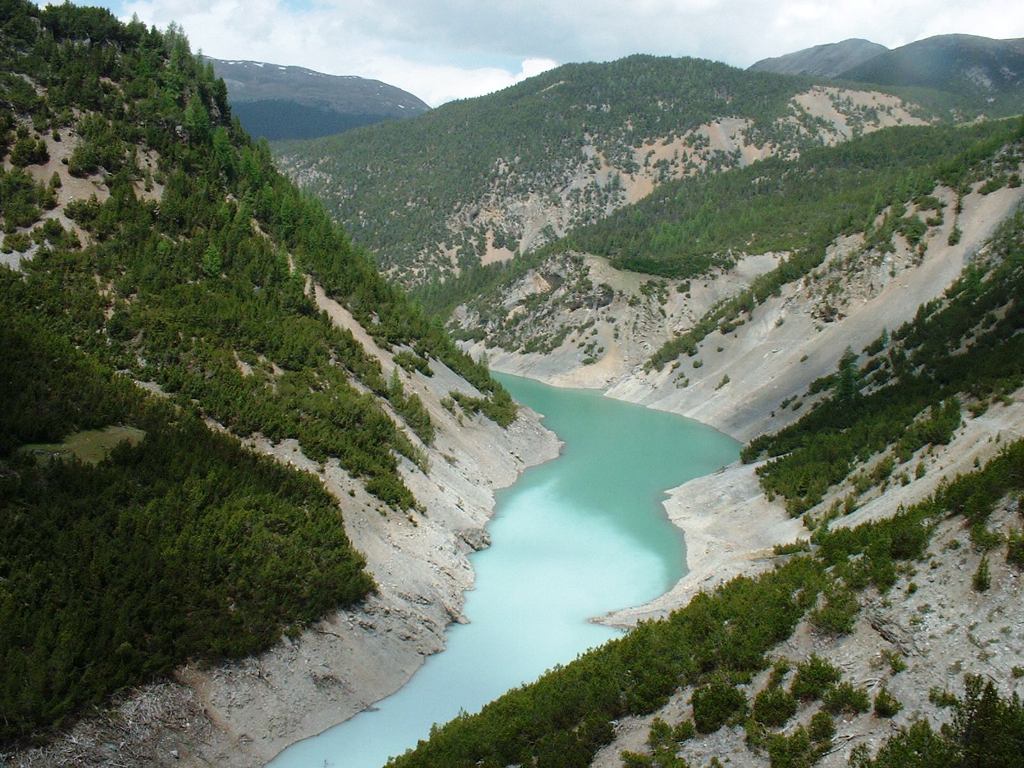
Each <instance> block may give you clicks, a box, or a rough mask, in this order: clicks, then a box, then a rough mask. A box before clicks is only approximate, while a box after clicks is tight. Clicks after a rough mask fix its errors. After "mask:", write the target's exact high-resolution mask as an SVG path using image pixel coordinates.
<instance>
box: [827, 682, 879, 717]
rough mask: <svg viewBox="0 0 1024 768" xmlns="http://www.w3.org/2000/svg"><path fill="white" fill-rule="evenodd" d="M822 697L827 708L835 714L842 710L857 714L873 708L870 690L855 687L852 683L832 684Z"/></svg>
mask: <svg viewBox="0 0 1024 768" xmlns="http://www.w3.org/2000/svg"><path fill="white" fill-rule="evenodd" d="M821 699H822V702H823V703H824V705H825V709H826V710H828V711H829V712H831V713H832V714H833V715H837V714H839V713H840V712H849V713H851V714H857V713H859V712H867V711H868V710H869V709H871V699H869V698H868V692H867V691H865V690H864V689H863V688H856V687H854V686H853V684H852V683H847V682H842V683H836V684H835V685H832V686H830V687H829V688H828V690H827V691H825V694H824V695H823V696H822V697H821Z"/></svg>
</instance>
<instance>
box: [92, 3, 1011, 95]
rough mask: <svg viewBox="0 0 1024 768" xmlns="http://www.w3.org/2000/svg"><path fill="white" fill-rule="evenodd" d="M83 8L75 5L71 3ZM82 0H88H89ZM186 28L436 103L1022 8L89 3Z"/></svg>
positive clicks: (937, 29)
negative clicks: (587, 70)
mask: <svg viewBox="0 0 1024 768" xmlns="http://www.w3.org/2000/svg"><path fill="white" fill-rule="evenodd" d="M77 2H81V3H83V4H84V3H85V2H86V0H77ZM90 2H91V3H95V2H97V0H90ZM99 4H101V5H105V6H107V7H108V8H111V9H112V10H113V11H114V12H115V13H116V14H118V15H119V16H122V17H126V18H127V17H130V16H131V15H132V14H133V13H135V14H138V16H139V18H140V19H142V20H143V21H145V22H147V23H149V24H156V25H157V26H159V27H165V26H166V25H167V24H168V22H171V21H176V22H178V23H179V24H181V25H182V26H183V27H184V28H185V32H186V33H187V34H188V36H189V39H190V40H191V41H192V47H193V50H202V52H203V53H205V54H208V55H210V56H214V57H217V58H222V59H253V60H257V61H268V62H272V63H275V64H295V65H300V66H304V67H309V68H310V69H316V70H319V71H321V72H329V73H331V74H338V75H361V76H363V77H372V78H377V79H379V80H383V81H385V82H388V83H391V84H393V85H397V86H399V87H401V88H404V89H406V90H408V91H411V92H412V93H414V94H416V95H417V96H419V97H420V98H422V99H424V100H425V101H426V102H428V103H429V104H431V105H433V106H437V105H438V104H442V103H444V102H446V101H449V100H451V99H457V98H463V97H468V96H478V95H480V94H483V93H488V92H490V91H493V90H497V89H499V88H503V87H505V86H508V85H511V84H513V83H515V82H518V81H519V80H521V79H523V78H524V77H528V76H530V75H534V74H538V73H540V72H542V71H544V70H545V69H548V68H550V67H553V66H556V65H557V64H562V63H566V62H573V61H608V60H611V59H616V58H619V57H621V56H625V55H628V54H631V53H653V54H660V55H672V56H700V57H703V58H709V59H716V60H718V61H724V62H726V63H729V64H733V65H736V66H740V67H746V66H748V65H750V64H752V63H753V62H755V61H757V60H758V59H761V58H764V57H766V56H778V55H780V54H783V53H788V52H790V51H794V50H798V49H800V48H806V47H808V46H811V45H817V44H819V43H827V42H835V41H837V40H842V39H844V38H848V37H864V38H867V39H869V40H874V41H875V42H878V43H882V44H883V45H887V46H889V47H895V46H898V45H903V44H905V43H909V42H913V41H914V40H920V39H921V38H924V37H929V36H931V35H937V34H944V33H949V32H965V33H970V34H976V35H985V36H987V37H1000V38H1007V37H1024V11H1022V10H1021V3H1020V0H974V2H969V3H968V2H963V0H884V1H883V0H865V1H862V2H845V3H842V2H840V3H837V2H835V1H834V0H776V1H775V2H771V1H770V0H518V2H511V1H510V0H99Z"/></svg>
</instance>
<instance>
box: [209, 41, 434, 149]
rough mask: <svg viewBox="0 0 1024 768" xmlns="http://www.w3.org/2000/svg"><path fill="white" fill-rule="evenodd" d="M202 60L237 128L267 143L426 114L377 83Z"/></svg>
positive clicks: (412, 100) (414, 101)
mask: <svg viewBox="0 0 1024 768" xmlns="http://www.w3.org/2000/svg"><path fill="white" fill-rule="evenodd" d="M207 60H208V61H209V62H210V63H211V64H213V69H214V71H215V72H216V74H217V75H218V76H219V77H221V78H223V80H224V83H225V85H227V87H228V96H229V98H230V100H231V106H232V109H233V110H234V112H235V114H237V115H238V118H239V120H241V121H242V125H243V126H244V127H245V128H246V130H248V131H249V132H250V133H252V134H253V135H256V136H263V137H265V138H268V139H271V140H273V139H300V138H301V139H310V138H317V137H319V136H327V135H331V134H335V133H342V132H344V131H346V130H349V129H351V128H357V127H360V126H363V125H371V124H373V123H379V122H382V121H385V120H395V119H403V118H407V117H415V116H416V115H419V114H422V113H423V112H426V111H427V110H428V109H430V107H429V106H428V105H427V104H426V102H424V101H423V100H422V99H420V98H418V97H416V96H414V95H413V94H411V93H409V92H407V91H403V90H402V89H401V88H397V87H395V86H393V85H389V84H388V83H384V82H381V81H380V80H371V79H369V78H365V77H357V76H355V75H329V74H326V73H324V72H317V71H316V70H313V69H307V68H306V67H298V66H292V65H284V64H273V63H269V62H265V61H249V60H244V59H226V60H221V59H211V58H207Z"/></svg>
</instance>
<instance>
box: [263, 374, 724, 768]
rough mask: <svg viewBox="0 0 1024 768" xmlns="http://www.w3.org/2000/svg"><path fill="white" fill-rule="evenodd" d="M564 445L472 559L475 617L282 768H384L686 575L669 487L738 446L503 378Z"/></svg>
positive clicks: (600, 400)
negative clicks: (668, 506) (613, 614)
mask: <svg viewBox="0 0 1024 768" xmlns="http://www.w3.org/2000/svg"><path fill="white" fill-rule="evenodd" d="M496 378H498V379H500V380H501V382H502V384H504V385H505V386H506V387H507V388H508V389H509V391H510V392H511V393H512V395H513V396H514V397H515V398H516V400H518V401H519V402H521V403H525V404H526V405H528V406H529V407H531V408H533V409H534V410H535V411H537V412H538V413H541V414H543V416H544V424H545V425H546V426H547V427H548V428H550V429H552V430H554V431H555V433H557V434H558V436H559V437H560V438H561V439H562V441H563V442H564V443H565V446H564V448H563V450H562V455H561V456H560V457H559V458H557V459H556V460H554V461H550V462H548V463H546V464H542V465H541V466H538V467H534V468H532V469H529V470H527V471H526V472H525V473H524V474H523V475H522V477H520V478H519V480H518V481H517V482H516V483H515V484H514V485H513V486H511V487H510V488H507V489H504V490H502V491H500V492H499V493H498V494H497V507H496V511H495V515H494V518H493V519H492V520H491V522H490V524H489V525H488V530H489V531H490V534H491V541H492V543H491V547H490V548H489V549H486V550H484V551H482V552H478V553H475V554H474V555H473V556H472V564H473V569H474V570H475V572H476V588H475V589H474V590H472V591H470V592H468V593H467V594H466V607H465V611H464V612H465V614H466V616H467V618H468V619H469V621H470V623H469V624H465V625H455V626H452V627H451V628H450V629H449V631H448V647H447V648H446V649H445V650H444V651H442V652H441V653H439V654H437V655H435V656H432V657H431V658H429V659H428V660H427V662H426V663H425V664H424V665H423V667H422V668H421V669H420V670H419V672H417V673H416V675H415V676H414V677H413V678H412V680H411V681H410V682H409V683H408V684H407V685H406V686H405V687H404V688H402V689H401V690H399V691H398V692H396V693H395V694H394V695H392V696H390V697H389V698H387V699H384V700H383V701H381V702H380V703H379V704H378V705H377V708H376V709H375V710H371V711H366V712H363V713H361V714H359V715H357V716H356V717H354V718H352V719H351V720H348V721H346V722H345V723H342V724H341V725H338V726H335V727H334V728H330V729H328V730H327V731H324V732H323V733H322V734H320V735H319V736H316V737H314V738H311V739H307V740H305V741H302V742H299V743H298V744H296V745H294V746H292V747H290V748H288V749H287V750H285V751H284V752H282V753H281V754H280V755H279V756H278V757H277V758H276V759H275V760H274V761H273V762H272V763H271V766H273V768H324V766H331V767H334V768H380V766H382V765H384V763H385V762H386V761H387V759H388V758H389V757H391V756H394V755H397V754H401V753H403V752H405V751H406V750H407V749H409V748H411V747H413V746H415V745H416V742H417V741H418V740H419V739H422V738H425V737H426V736H427V735H428V734H429V732H430V727H431V725H433V724H434V723H444V722H446V721H447V720H450V719H451V718H452V717H454V716H455V715H457V714H458V713H459V712H460V711H462V710H464V711H466V712H475V711H478V710H479V709H480V708H481V707H482V706H483V705H484V704H486V703H487V702H489V701H491V700H492V699H495V698H497V697H498V696H500V695H501V694H502V693H503V692H504V691H506V690H508V689H509V688H512V687H515V686H517V685H520V684H521V683H524V682H527V681H530V680H534V679H536V678H537V677H538V676H540V674H541V673H543V672H544V671H545V670H546V669H549V668H550V667H552V666H554V665H555V664H560V663H565V662H568V661H571V660H572V659H574V658H575V657H576V656H577V655H578V654H580V653H581V652H583V651H585V650H587V649H588V648H591V647H593V646H595V645H599V644H601V643H603V642H605V641H606V640H609V639H611V638H613V637H615V636H617V635H618V634H619V633H618V632H617V631H615V630H612V629H609V628H607V627H603V626H600V625H597V624H593V623H591V622H589V621H588V619H591V618H593V617H595V616H601V615H602V614H605V613H607V612H609V611H612V610H615V609H618V608H625V607H628V606H632V605H637V604H640V603H643V602H646V601H648V600H650V599H652V598H654V597H657V596H658V595H660V594H662V593H663V592H665V591H666V590H667V589H668V588H669V587H670V586H671V585H672V584H674V583H675V582H676V581H677V580H678V579H679V578H680V577H681V576H682V575H683V574H684V573H685V564H686V559H685V551H684V546H683V539H682V535H681V533H680V532H679V530H678V529H677V528H675V526H673V525H672V524H671V523H669V521H668V518H667V517H666V516H665V511H664V509H663V508H662V506H661V501H662V499H664V498H665V491H667V490H668V489H670V488H673V487H675V486H677V485H679V484H681V483H683V482H685V481H687V480H690V479H692V478H694V477H699V476H701V475H706V474H709V473H711V472H714V471H715V470H716V469H718V468H719V467H721V466H723V465H725V464H728V463H729V462H731V461H734V460H735V459H736V458H737V457H738V455H739V444H738V443H736V442H735V441H734V440H732V439H731V438H729V437H727V436H725V435H723V434H721V433H720V432H717V431H715V430H714V429H711V428H710V427H707V426H705V425H703V424H699V423H697V422H695V421H691V420H689V419H684V418H682V417H680V416H675V415H673V414H669V413H664V412H661V411H653V410H649V409H646V408H642V407H639V406H636V405H631V404H628V403H623V402H620V401H618V400H612V399H610V398H606V397H603V396H601V394H600V393H598V392H595V391H592V390H573V389H558V388H555V387H549V386H546V385H544V384H540V383H537V382H535V381H532V380H529V379H522V378H518V377H513V376H505V375H498V376H496Z"/></svg>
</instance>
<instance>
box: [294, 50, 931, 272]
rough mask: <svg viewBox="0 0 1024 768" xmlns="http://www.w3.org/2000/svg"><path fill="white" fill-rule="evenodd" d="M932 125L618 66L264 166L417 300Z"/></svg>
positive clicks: (819, 99)
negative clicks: (454, 279)
mask: <svg viewBox="0 0 1024 768" xmlns="http://www.w3.org/2000/svg"><path fill="white" fill-rule="evenodd" d="M937 115H938V113H937V112H936V111H935V110H933V109H925V108H923V107H921V106H919V104H917V103H909V102H905V101H904V100H902V99H901V98H899V97H897V96H893V95H890V94H883V93H868V92H864V91H852V90H845V91H844V90H841V89H837V88H831V89H829V88H817V87H813V81H811V80H809V79H806V78H794V77H785V76H780V75H774V74H769V73H757V72H745V71H742V70H739V69H735V68H732V67H728V66H726V65H723V64H718V63H714V62H709V61H702V60H696V59H670V58H654V57H650V56H631V57H629V58H626V59H622V60H620V61H616V62H612V63H609V64H570V65H566V66H563V67H559V68H557V69H554V70H552V71H550V72H546V73H544V74H543V75H540V76H538V77H534V78H530V79H529V80H527V81H525V82H523V83H520V84H519V85H517V86H514V87H512V88H509V89H506V90H504V91H501V92H499V93H495V94H491V95H489V96H485V97H481V98H478V99H470V100H467V101H463V102H458V103H453V104H448V105H445V106H443V107H441V108H440V109H437V110H434V111H433V112H431V113H430V114H428V115H424V116H422V117H420V118H417V119H415V120H412V121H406V122H403V123H401V124H392V125H386V126H376V127H374V128H372V129H366V130H360V131H355V132H351V133H347V134H345V135H344V136H339V137H331V138H326V139H321V140H318V141H314V142H305V143H284V144H281V145H279V146H276V147H275V152H276V154H277V155H278V156H279V157H281V158H282V160H283V163H284V165H285V167H286V168H287V169H288V172H289V174H290V175H291V176H292V177H293V178H295V179H296V180H298V181H299V182H300V183H301V184H302V185H303V186H304V187H305V188H307V189H309V190H311V191H313V192H315V193H316V194H317V195H318V196H320V197H321V198H322V199H323V200H324V201H325V202H326V203H327V204H328V206H329V207H330V208H331V210H332V212H333V213H334V214H335V216H336V217H337V219H338V220H339V221H341V222H343V223H344V224H345V225H346V226H347V227H348V228H349V230H350V232H351V233H352V235H353V237H354V238H356V239H357V240H358V241H359V242H361V243H364V244H366V245H367V246H369V247H370V248H371V249H372V250H373V251H374V252H375V253H376V255H377V257H378V260H379V262H380V263H381V265H382V266H383V267H384V268H386V269H388V270H389V271H391V273H392V274H393V276H394V277H396V278H397V279H399V280H400V281H402V282H403V283H405V284H407V285H414V284H418V283H422V282H424V281H425V280H427V279H430V278H432V277H438V276H446V275H450V274H451V273H452V272H453V271H454V269H455V267H460V268H467V267H470V266H473V265H476V264H479V263H480V262H481V261H483V262H484V263H488V262H491V261H495V260H505V259H508V258H511V257H513V255H514V254H516V253H522V252H526V251H529V250H532V249H533V248H535V247H537V246H538V245H541V244H543V243H545V242H548V241H550V240H552V239H553V238H555V237H557V236H559V235H561V234H564V233H565V232H566V231H568V230H569V229H572V228H573V227H576V226H579V225H580V224H585V223H588V222H591V221H594V220H596V219H599V218H601V217H602V216H604V215H607V214H608V213H610V212H611V211H613V210H615V209H617V208H619V207H621V206H623V205H626V204H628V203H631V202H635V201H636V200H638V199H640V198H642V197H644V196H646V195H647V194H649V193H650V192H651V190H652V189H654V187H656V186H657V185H658V184H660V183H662V182H664V181H667V180H669V179H673V178H679V177H683V176H692V175H698V174H702V173H709V172H715V171H718V170H722V169H726V168H733V167H737V166H744V165H747V164H749V163H750V162H753V161H754V160H757V159H760V158H763V157H766V156H770V155H776V154H777V155H781V156H790V155H792V154H794V153H797V152H799V151H800V150H802V149H804V148H806V147H809V146H816V145H819V144H821V143H829V144H830V143H835V142H836V141H841V140H844V139H846V138H849V137H850V136H855V135H859V134H861V133H864V132H868V131H872V130H875V129H877V128H879V127H881V126H884V125H896V124H910V123H920V122H924V121H925V120H929V119H932V118H934V117H936V116H937ZM399 211H400V212H401V215H400V216H399V215H396V213H397V212H399Z"/></svg>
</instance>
